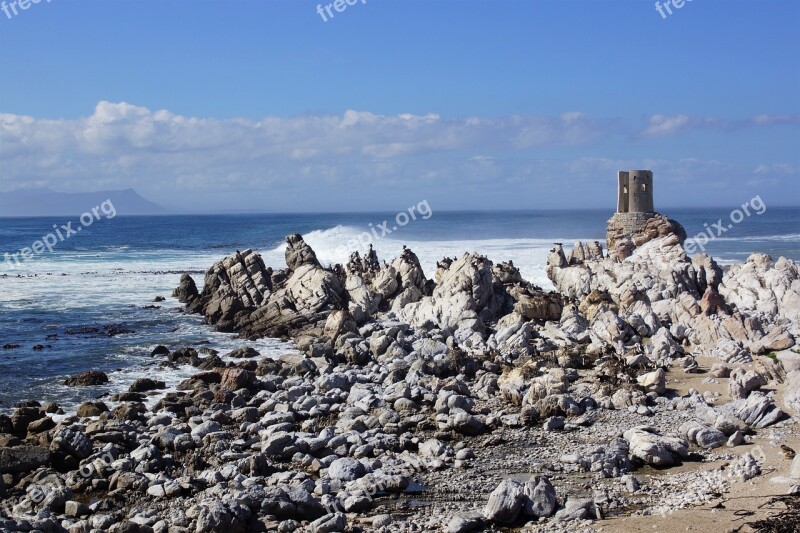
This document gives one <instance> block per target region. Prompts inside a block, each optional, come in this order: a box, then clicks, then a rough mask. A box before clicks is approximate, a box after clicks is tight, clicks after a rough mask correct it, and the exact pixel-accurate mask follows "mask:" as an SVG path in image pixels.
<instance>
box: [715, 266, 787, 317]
mask: <svg viewBox="0 0 800 533" xmlns="http://www.w3.org/2000/svg"><path fill="white" fill-rule="evenodd" d="M719 292H720V294H721V295H722V296H723V297H724V298H725V301H726V302H729V303H731V304H733V305H735V306H736V307H737V308H738V309H739V310H747V311H758V312H761V313H764V314H766V315H768V316H772V317H776V316H777V317H782V318H786V319H788V320H791V321H792V322H793V323H794V324H795V325H797V324H800V269H798V265H797V264H796V263H795V262H794V261H792V260H790V259H786V258H784V257H781V258H779V259H778V260H777V261H775V262H773V261H772V258H771V257H770V256H768V255H766V254H752V255H751V256H750V257H748V258H747V261H745V262H744V263H742V264H735V265H731V267H730V269H728V271H727V272H726V273H725V276H724V277H723V278H722V283H721V284H720V286H719Z"/></svg>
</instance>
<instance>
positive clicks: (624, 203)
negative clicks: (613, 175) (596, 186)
mask: <svg viewBox="0 0 800 533" xmlns="http://www.w3.org/2000/svg"><path fill="white" fill-rule="evenodd" d="M617 182H618V185H617V213H653V212H655V209H654V208H653V172H652V171H650V170H620V171H619V172H617Z"/></svg>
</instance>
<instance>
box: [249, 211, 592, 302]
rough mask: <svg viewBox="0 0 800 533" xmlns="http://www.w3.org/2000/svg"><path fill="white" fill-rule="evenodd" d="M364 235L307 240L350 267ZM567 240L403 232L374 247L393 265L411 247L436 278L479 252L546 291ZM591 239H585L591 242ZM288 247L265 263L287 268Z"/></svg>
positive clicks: (328, 259) (329, 232) (341, 229)
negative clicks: (552, 264) (427, 237)
mask: <svg viewBox="0 0 800 533" xmlns="http://www.w3.org/2000/svg"><path fill="white" fill-rule="evenodd" d="M363 235H364V232H363V231H360V230H359V229H357V228H354V227H350V226H341V225H339V226H336V227H333V228H330V229H325V230H315V231H311V232H309V233H307V234H306V235H303V239H304V240H305V241H306V242H307V243H308V244H309V246H311V248H313V249H314V251H315V252H316V254H317V258H318V259H319V260H320V262H322V263H323V264H335V263H341V264H346V263H347V260H348V259H349V257H350V253H351V252H352V251H354V250H358V251H359V252H361V253H363V251H364V250H363V248H364V246H362V243H363V244H366V239H365V238H363V237H362V236H363ZM564 240H565V239H559V238H552V239H474V240H435V241H420V240H405V239H403V238H402V234H401V232H397V233H395V234H393V235H391V236H387V237H385V238H383V239H373V240H372V241H371V242H372V245H373V248H375V251H376V252H377V254H378V258H379V259H380V260H381V261H384V260H385V261H386V262H389V261H391V260H392V259H394V258H395V257H398V256H399V255H400V253H401V252H402V251H403V245H406V246H408V247H409V248H410V249H411V250H412V251H413V252H414V253H415V254H416V255H417V257H418V258H419V262H420V265H421V266H422V269H423V270H424V271H425V275H426V276H428V277H432V276H433V272H434V271H435V270H436V262H437V261H440V260H441V259H442V258H444V257H460V256H461V255H462V254H464V253H467V252H478V253H480V254H482V255H485V256H487V257H489V258H490V259H491V260H492V261H495V262H500V261H509V260H511V261H513V262H514V265H515V266H516V267H517V268H519V270H520V273H521V274H522V277H523V278H524V279H526V280H528V281H530V282H532V283H534V284H536V285H539V286H540V287H542V288H545V289H552V288H553V285H552V283H551V282H550V280H549V279H548V278H547V274H546V272H545V267H546V266H547V255H548V254H549V253H550V250H551V249H552V247H553V243H554V242H563V241H564ZM588 240H590V239H585V241H588ZM285 251H286V245H285V244H282V245H280V246H277V247H275V248H273V249H271V250H266V251H263V252H262V256H263V258H264V262H265V263H266V264H267V265H268V266H271V267H272V268H284V267H285V260H284V254H285Z"/></svg>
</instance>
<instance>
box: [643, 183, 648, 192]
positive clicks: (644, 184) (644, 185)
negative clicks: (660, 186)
mask: <svg viewBox="0 0 800 533" xmlns="http://www.w3.org/2000/svg"><path fill="white" fill-rule="evenodd" d="M642 190H643V191H647V184H646V183H642Z"/></svg>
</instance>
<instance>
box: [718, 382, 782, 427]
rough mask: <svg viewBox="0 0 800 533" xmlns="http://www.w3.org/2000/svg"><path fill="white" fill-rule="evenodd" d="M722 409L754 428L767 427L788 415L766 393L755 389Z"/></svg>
mask: <svg viewBox="0 0 800 533" xmlns="http://www.w3.org/2000/svg"><path fill="white" fill-rule="evenodd" d="M720 409H723V410H725V411H726V412H729V413H730V414H732V415H733V416H735V417H736V418H738V419H739V420H741V421H742V422H744V423H745V424H747V425H748V426H749V427H751V428H754V429H759V428H765V427H767V426H771V425H772V424H775V423H776V422H780V421H781V420H783V419H784V418H785V417H786V413H784V412H783V411H781V410H780V409H779V408H778V407H777V406H776V405H775V403H773V401H772V400H771V399H770V398H769V397H767V396H766V395H765V394H763V393H761V392H759V391H754V392H751V393H750V396H748V397H747V398H743V399H740V400H736V401H734V402H731V403H729V404H727V405H724V406H722V407H721V408H720Z"/></svg>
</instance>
